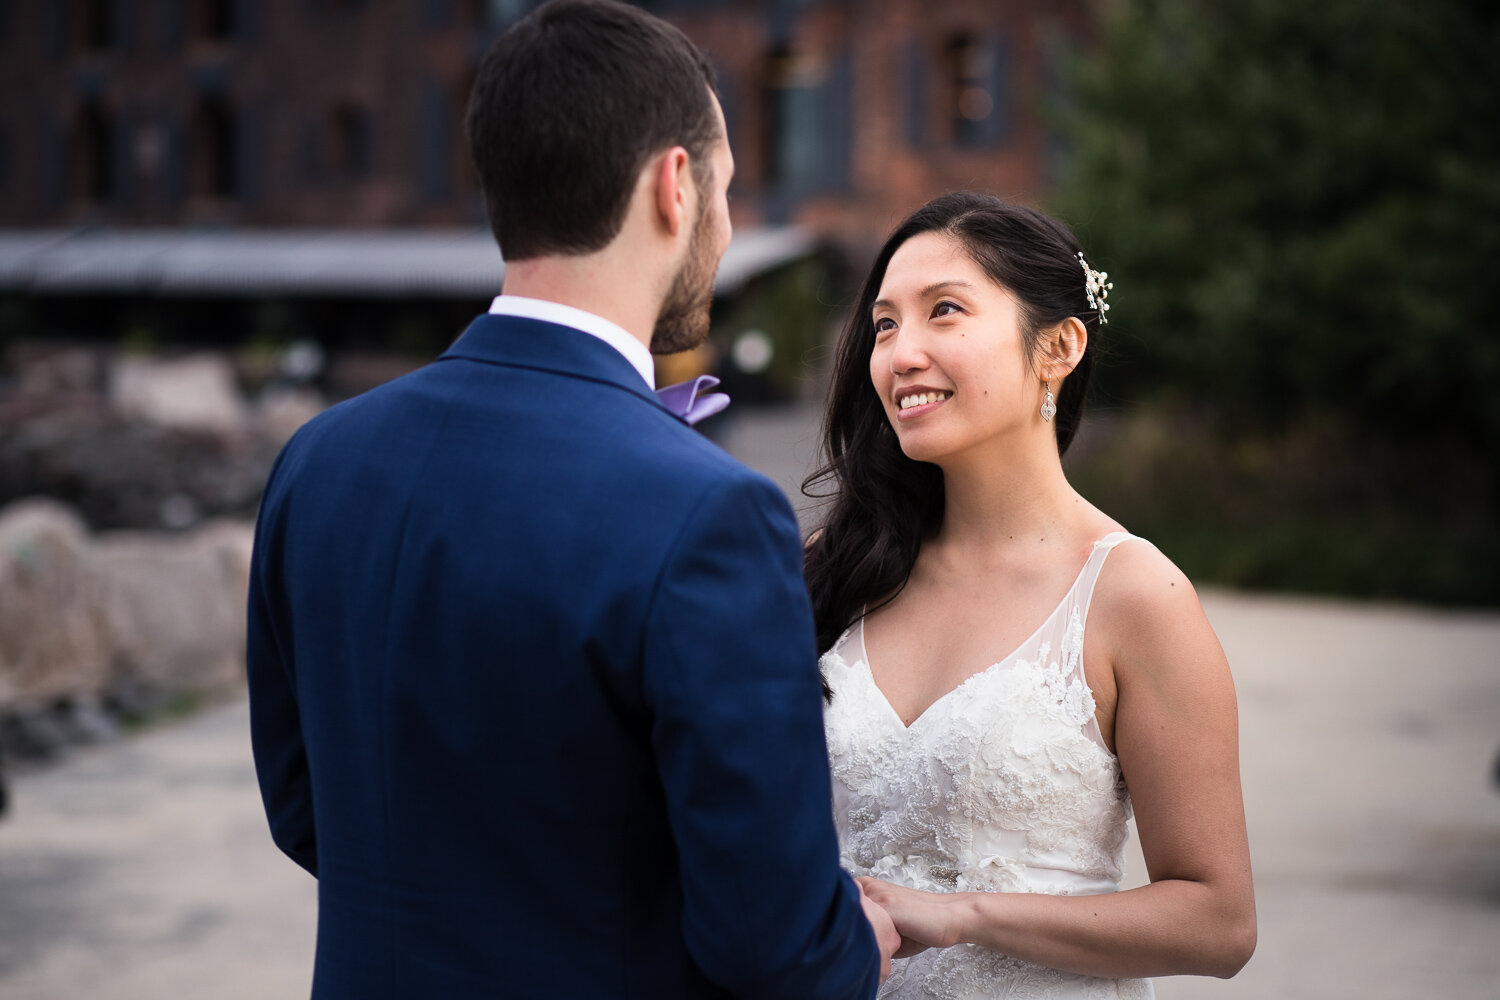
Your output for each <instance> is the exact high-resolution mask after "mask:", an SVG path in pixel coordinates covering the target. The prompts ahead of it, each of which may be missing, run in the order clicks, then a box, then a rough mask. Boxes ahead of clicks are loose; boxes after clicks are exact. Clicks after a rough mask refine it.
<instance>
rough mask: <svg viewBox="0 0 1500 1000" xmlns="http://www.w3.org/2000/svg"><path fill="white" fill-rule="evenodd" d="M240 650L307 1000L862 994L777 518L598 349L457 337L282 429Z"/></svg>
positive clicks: (519, 329) (536, 326)
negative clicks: (291, 892) (303, 945)
mask: <svg viewBox="0 0 1500 1000" xmlns="http://www.w3.org/2000/svg"><path fill="white" fill-rule="evenodd" d="M248 655H249V682H250V698H251V704H250V707H251V726H252V737H253V742H254V749H255V761H256V768H257V771H258V774H259V779H260V785H261V792H262V795H263V798H264V801H265V807H266V811H267V815H268V816H269V818H270V823H271V830H272V833H273V836H274V837H275V840H276V843H277V844H278V845H279V846H280V847H281V848H282V850H284V851H285V852H286V853H287V854H288V855H290V856H291V857H292V858H293V859H294V860H295V861H296V862H297V863H298V864H300V865H302V866H303V867H304V868H306V869H307V870H308V871H310V872H312V873H313V874H314V875H316V876H317V878H318V902H319V913H318V944H317V962H316V968H315V971H314V977H313V995H314V997H318V998H332V997H350V998H360V1000H374V998H403V1000H405V998H428V997H430V998H434V1000H464V998H479V997H547V998H567V1000H573V998H588V997H649V998H652V1000H681V998H693V997H723V996H736V997H788V998H798V1000H817V998H822V997H830V998H832V997H837V998H846V997H848V998H852V997H867V996H870V995H872V994H873V993H874V988H875V979H876V969H877V957H876V951H875V943H874V938H873V935H872V934H871V932H870V930H869V926H868V924H867V923H866V921H865V919H864V917H863V914H862V911H861V908H860V905H859V900H858V893H857V889H856V888H855V886H854V885H853V883H852V882H851V881H850V879H849V877H848V876H847V875H846V874H844V873H843V872H842V871H841V870H840V869H839V867H838V857H837V845H836V840H835V833H834V829H833V822H832V815H831V805H830V792H829V778H828V766H827V759H826V756H825V748H824V742H823V732H822V717H821V709H822V703H821V699H820V690H819V684H818V678H817V672H816V666H815V662H816V646H815V639H814V636H813V627H812V620H811V615H810V613H809V608H808V602H807V596H806V590H805V588H804V585H803V581H802V575H801V549H800V545H799V542H798V536H797V530H796V523H795V521H794V519H793V517H792V514H791V510H790V508H789V506H788V504H787V502H786V499H785V498H784V497H783V496H782V495H781V494H780V493H779V491H778V490H777V489H776V487H775V486H773V485H772V484H771V483H770V482H769V481H768V480H766V479H765V478H763V477H761V476H759V475H758V474H756V473H754V472H751V471H750V470H748V469H746V468H745V467H744V466H742V465H740V464H739V463H737V462H736V461H734V460H733V459H731V458H730V457H729V456H727V455H726V454H724V452H722V451H721V450H719V449H718V448H717V447H716V446H715V445H713V444H712V443H710V442H709V441H707V440H705V439H704V438H703V437H702V436H701V435H699V434H697V433H696V432H694V431H693V430H691V429H690V428H689V427H688V426H687V425H686V424H684V423H683V422H682V421H680V420H679V419H677V418H676V417H674V416H672V415H671V414H669V413H668V412H667V411H666V410H664V409H663V408H662V407H661V406H660V404H659V403H658V402H657V400H656V398H655V396H654V395H653V394H652V393H651V392H650V391H649V389H648V388H647V387H646V386H645V384H644V383H643V382H642V380H641V378H640V375H639V374H638V373H637V372H636V371H635V370H634V369H633V368H632V367H631V366H630V365H629V363H627V362H626V361H625V359H624V358H623V357H621V356H620V355H619V354H618V353H617V352H616V351H615V350H614V349H612V348H611V347H609V346H608V345H606V344H604V343H603V342H601V341H599V340H597V339H596V338H594V337H592V336H589V335H588V334H585V333H582V332H580V331H577V330H573V329H571V328H568V327H560V326H555V325H552V324H549V323H543V322H539V321H535V320H528V319H517V318H509V317H499V316H484V317H481V318H480V319H478V320H476V321H475V322H474V323H473V324H472V325H471V326H470V327H469V329H468V330H467V331H466V332H465V333H464V335H463V336H462V337H461V338H460V339H459V340H458V341H457V342H456V343H455V345H454V346H453V347H452V348H451V349H450V350H449V351H447V352H446V353H445V354H444V355H443V356H442V357H441V358H440V359H439V360H437V361H436V362H434V363H432V364H430V365H428V366H426V367H425V368H423V369H421V370H419V371H417V372H414V373H412V374H411V375H408V376H406V377H404V378H400V379H397V380H395V381H393V382H391V383H389V384H387V385H384V386H382V387H380V388H378V389H375V390H373V391H372V392H369V393H366V394H365V395H362V396H359V397H357V398H355V399H352V400H349V401H348V402H345V403H342V404H340V405H338V406H335V407H333V408H331V409H329V410H328V411H327V412H325V413H324V414H322V415H321V416H319V417H318V418H317V419H315V420H313V421H312V422H310V423H309V424H308V425H307V426H305V427H304V428H303V429H302V430H301V431H299V432H298V433H297V435H296V436H295V437H294V438H293V440H292V441H291V442H290V443H289V444H288V445H287V447H286V449H285V450H284V451H283V452H282V454H281V457H280V458H279V459H278V460H277V464H276V467H275V469H274V471H273V472H272V474H271V478H270V482H269V484H268V485H267V488H266V492H265V496H264V499H263V501H262V506H261V512H260V517H259V522H258V525H257V530H256V544H255V558H254V565H253V571H252V579H251V588H250V624H249V643H248Z"/></svg>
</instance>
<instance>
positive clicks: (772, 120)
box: [763, 49, 826, 193]
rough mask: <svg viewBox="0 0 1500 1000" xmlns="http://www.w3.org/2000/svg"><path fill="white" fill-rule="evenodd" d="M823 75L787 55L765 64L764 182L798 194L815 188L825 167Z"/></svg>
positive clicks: (778, 54)
mask: <svg viewBox="0 0 1500 1000" xmlns="http://www.w3.org/2000/svg"><path fill="white" fill-rule="evenodd" d="M823 76H824V73H823V72H822V71H821V68H820V67H819V65H818V64H817V63H816V62H814V61H813V60H811V59H809V58H806V57H803V56H799V55H796V54H793V53H792V52H790V51H789V50H787V49H778V50H776V51H774V52H772V53H771V56H770V58H769V59H767V61H766V71H765V91H764V105H763V106H764V111H765V130H764V137H765V138H764V142H765V181H766V185H767V186H768V187H772V188H782V189H785V190H788V191H793V192H797V193H802V192H806V191H809V190H810V189H812V188H813V187H815V186H816V183H817V179H818V175H819V173H820V170H821V166H822V162H823V146H824V140H825V138H826V136H825V135H824V129H823V115H822V100H821V93H820V88H821V85H822V83H823Z"/></svg>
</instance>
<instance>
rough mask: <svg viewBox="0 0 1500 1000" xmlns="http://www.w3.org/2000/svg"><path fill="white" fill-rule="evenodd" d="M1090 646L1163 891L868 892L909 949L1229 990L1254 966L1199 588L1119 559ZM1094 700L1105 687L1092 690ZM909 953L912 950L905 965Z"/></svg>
mask: <svg viewBox="0 0 1500 1000" xmlns="http://www.w3.org/2000/svg"><path fill="white" fill-rule="evenodd" d="M1089 628H1090V630H1094V629H1098V630H1099V631H1098V633H1096V634H1097V635H1099V636H1101V637H1103V638H1104V639H1105V642H1104V643H1103V644H1102V645H1103V646H1104V649H1105V656H1106V658H1107V659H1108V660H1110V661H1112V663H1100V662H1098V660H1096V661H1095V662H1090V663H1088V664H1087V669H1088V670H1089V671H1090V677H1091V680H1095V681H1102V682H1104V683H1106V684H1107V683H1108V680H1109V678H1107V677H1095V676H1094V675H1095V674H1097V673H1098V672H1099V671H1100V670H1101V669H1106V668H1107V667H1108V666H1112V667H1113V674H1114V676H1113V680H1114V685H1113V686H1114V688H1115V689H1116V690H1117V692H1118V703H1117V707H1116V710H1115V726H1114V734H1115V749H1116V753H1117V754H1118V756H1119V758H1120V766H1121V768H1122V770H1123V771H1124V775H1125V781H1126V785H1127V786H1128V787H1129V789H1130V797H1131V801H1132V804H1133V806H1134V808H1135V816H1136V827H1137V830H1138V832H1139V835H1140V839H1141V850H1142V853H1143V854H1144V855H1145V859H1146V868H1147V871H1148V873H1149V874H1150V877H1151V884H1150V885H1146V886H1142V887H1140V888H1137V889H1130V890H1127V891H1124V892H1118V893H1110V894H1106V895H1099V896H1047V895H1032V894H1019V893H951V894H948V893H924V892H916V891H914V890H909V889H903V888H900V887H897V886H892V885H888V884H886V883H882V882H876V881H874V880H862V882H863V884H864V885H865V888H866V890H867V892H868V893H869V895H870V896H871V898H873V899H874V900H875V901H876V902H878V903H881V905H883V906H885V907H886V908H887V909H888V910H889V911H890V913H891V916H892V917H893V918H894V920H895V923H896V927H897V929H898V930H900V931H901V933H902V935H903V937H904V938H906V939H907V941H909V942H920V943H921V944H925V945H928V946H931V947H947V946H950V945H953V944H958V943H961V942H967V943H971V944H978V945H982V946H984V947H987V948H993V949H996V950H997V951H1002V952H1005V953H1006V954H1008V955H1013V956H1015V957H1016V958H1021V959H1025V960H1027V961H1032V962H1037V963H1040V964H1042V965H1048V966H1051V967H1053V968H1058V969H1064V970H1068V971H1071V972H1079V973H1084V974H1087V975H1094V976H1105V977H1112V978H1127V977H1143V976H1163V975H1183V974H1188V975H1210V976H1220V977H1225V978H1227V977H1229V976H1232V975H1234V974H1235V973H1236V972H1238V971H1239V970H1240V968H1241V967H1243V966H1244V964H1245V963H1246V962H1247V961H1248V960H1249V958H1250V955H1251V953H1252V952H1253V951H1254V950H1255V933H1256V932H1255V898H1254V890H1253V888H1252V885H1251V880H1250V852H1249V844H1248V841H1247V839H1246V835H1245V814H1244V806H1243V804H1242V802H1241V797H1240V780H1239V744H1238V741H1239V727H1238V721H1237V712H1236V707H1235V696H1234V685H1233V682H1232V680H1231V679H1230V675H1229V665H1228V663H1227V662H1226V660H1225V657H1224V652H1223V649H1222V648H1221V647H1220V645H1219V641H1218V638H1217V637H1216V636H1215V635H1214V633H1213V629H1212V628H1211V627H1210V626H1209V624H1208V620H1207V618H1206V617H1205V616H1204V614H1203V609H1202V607H1201V605H1200V604H1199V603H1198V598H1197V595H1196V594H1195V593H1194V592H1193V589H1192V586H1191V584H1190V583H1189V582H1188V580H1187V578H1186V577H1185V576H1183V575H1182V573H1181V571H1179V570H1178V569H1177V568H1176V567H1175V566H1173V565H1172V564H1171V562H1170V561H1169V560H1167V559H1166V557H1164V556H1162V555H1161V554H1160V553H1158V552H1156V551H1155V550H1154V549H1151V548H1149V547H1148V546H1144V545H1122V546H1120V548H1119V549H1117V550H1116V551H1115V552H1113V553H1111V555H1110V561H1109V563H1107V564H1106V569H1105V572H1104V573H1103V574H1101V577H1100V580H1099V589H1098V590H1097V591H1096V593H1095V597H1094V609H1093V611H1092V613H1091V617H1090V621H1089ZM1096 686H1097V685H1096ZM907 950H908V951H909V950H910V948H908V949H907Z"/></svg>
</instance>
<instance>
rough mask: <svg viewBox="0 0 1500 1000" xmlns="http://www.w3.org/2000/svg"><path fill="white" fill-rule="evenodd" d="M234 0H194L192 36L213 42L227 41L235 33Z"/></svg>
mask: <svg viewBox="0 0 1500 1000" xmlns="http://www.w3.org/2000/svg"><path fill="white" fill-rule="evenodd" d="M235 6H236V5H235V2H234V0H193V8H192V12H191V15H190V16H191V18H192V20H191V22H190V23H191V26H192V36H193V37H194V38H204V39H207V40H209V41H212V42H227V41H229V40H230V39H231V38H233V37H234V34H235Z"/></svg>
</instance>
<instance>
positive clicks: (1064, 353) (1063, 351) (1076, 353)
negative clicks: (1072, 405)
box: [1041, 316, 1089, 381]
mask: <svg viewBox="0 0 1500 1000" xmlns="http://www.w3.org/2000/svg"><path fill="white" fill-rule="evenodd" d="M1088 346H1089V332H1088V330H1087V329H1086V328H1085V327H1084V325H1083V321H1082V320H1080V319H1079V318H1078V317H1077V316H1069V317H1068V318H1067V319H1065V320H1063V321H1062V322H1061V323H1059V324H1057V325H1056V326H1054V327H1053V328H1052V329H1050V330H1046V331H1043V333H1042V343H1041V360H1042V377H1043V378H1045V379H1050V380H1053V381H1058V380H1061V379H1064V378H1066V377H1067V376H1068V375H1070V374H1071V373H1072V371H1073V369H1074V368H1077V367H1078V362H1080V361H1082V360H1083V352H1084V350H1086V349H1087V348H1088Z"/></svg>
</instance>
